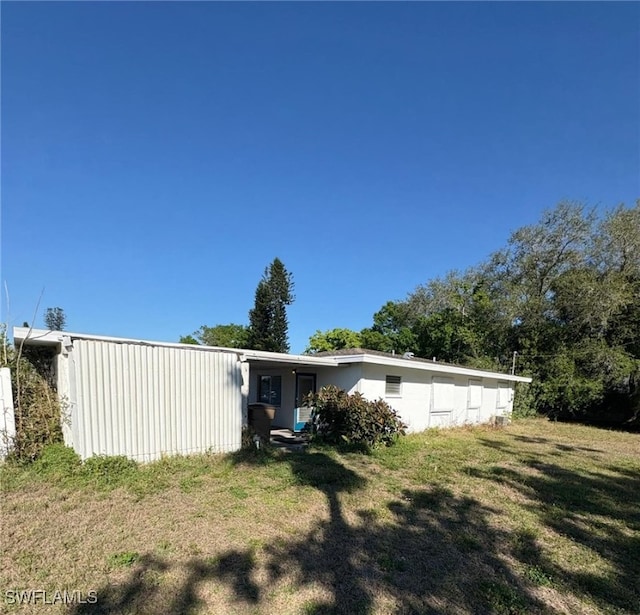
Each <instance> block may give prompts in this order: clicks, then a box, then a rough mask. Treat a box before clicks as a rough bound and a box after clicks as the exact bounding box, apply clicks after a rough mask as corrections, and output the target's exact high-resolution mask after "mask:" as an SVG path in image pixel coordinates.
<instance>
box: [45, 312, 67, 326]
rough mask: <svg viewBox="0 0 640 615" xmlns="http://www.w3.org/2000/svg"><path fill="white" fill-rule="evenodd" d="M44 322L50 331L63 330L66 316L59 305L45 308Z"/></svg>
mask: <svg viewBox="0 0 640 615" xmlns="http://www.w3.org/2000/svg"><path fill="white" fill-rule="evenodd" d="M44 324H45V325H46V326H47V329H49V330H50V331H63V330H64V328H65V325H66V324H67V317H66V316H65V314H64V310H63V309H62V308H60V307H54V308H47V311H46V312H45V313H44Z"/></svg>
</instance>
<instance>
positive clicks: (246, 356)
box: [13, 327, 531, 383]
mask: <svg viewBox="0 0 640 615" xmlns="http://www.w3.org/2000/svg"><path fill="white" fill-rule="evenodd" d="M13 339H14V341H15V342H17V343H22V342H23V341H24V343H25V344H27V345H34V346H35V345H42V346H47V345H48V346H60V345H62V344H63V342H64V341H65V339H66V340H70V341H73V340H76V339H78V340H92V341H96V342H112V343H116V344H138V345H141V346H157V347H162V348H182V349H184V350H197V351H201V352H228V353H234V354H237V355H238V358H239V360H240V361H247V362H249V363H259V364H260V365H261V366H262V367H264V368H270V367H272V368H276V367H281V366H283V365H287V366H289V365H297V366H308V367H314V366H316V367H320V366H321V367H339V366H346V365H350V364H354V363H367V364H372V365H385V366H388V367H398V368H408V369H417V370H422V371H428V372H434V373H440V374H458V375H462V376H471V377H474V376H475V377H476V378H480V377H484V378H493V379H496V380H507V381H509V382H525V383H529V382H531V378H528V377H525V376H515V375H511V374H503V373H500V372H492V371H487V370H482V369H475V368H473V367H463V366H460V365H452V364H451V363H442V362H438V361H431V360H429V359H423V358H419V357H408V356H406V355H405V356H403V355H393V354H389V353H384V352H379V351H375V350H367V349H364V348H348V349H343V350H339V351H336V352H323V353H320V354H317V355H296V354H287V353H282V352H268V351H266V350H248V349H245V348H225V347H222V346H201V345H197V344H180V343H177V342H154V341H149V340H141V339H136V338H127V337H111V336H106V335H94V334H89V333H72V332H69V331H48V330H46V329H29V328H28V327H14V328H13Z"/></svg>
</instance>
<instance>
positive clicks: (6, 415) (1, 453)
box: [0, 367, 16, 459]
mask: <svg viewBox="0 0 640 615" xmlns="http://www.w3.org/2000/svg"><path fill="white" fill-rule="evenodd" d="M15 435H16V422H15V415H14V412H13V395H12V393H11V372H10V371H9V368H8V367H2V368H0V459H4V458H5V457H6V456H7V453H8V452H9V450H10V449H11V445H12V443H13V439H14V437H15Z"/></svg>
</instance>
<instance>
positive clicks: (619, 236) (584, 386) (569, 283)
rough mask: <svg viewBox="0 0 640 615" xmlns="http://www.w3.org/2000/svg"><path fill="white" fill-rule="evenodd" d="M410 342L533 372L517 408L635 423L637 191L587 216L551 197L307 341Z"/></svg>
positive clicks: (639, 266) (639, 394)
mask: <svg viewBox="0 0 640 615" xmlns="http://www.w3.org/2000/svg"><path fill="white" fill-rule="evenodd" d="M346 347H362V348H366V349H371V350H381V351H387V352H396V353H404V352H413V353H414V354H415V356H418V357H425V358H433V357H436V358H437V359H438V360H442V361H447V362H451V363H456V364H463V365H469V366H472V367H478V368H484V369H493V370H498V371H509V370H511V369H512V368H513V367H514V366H515V367H516V369H517V373H519V374H523V375H529V376H531V377H533V383H532V385H530V386H528V387H526V389H525V390H523V391H520V394H519V395H518V396H517V399H516V402H517V403H518V406H519V407H518V411H519V412H520V413H523V414H526V413H528V412H530V413H544V414H547V415H549V416H553V417H558V418H570V417H574V418H580V419H587V420H592V421H600V422H606V423H627V424H635V425H636V426H638V425H640V201H638V202H637V203H636V204H635V206H633V207H630V208H627V207H625V206H624V205H621V206H618V207H616V208H613V209H610V210H607V211H606V212H605V213H604V215H601V216H597V215H596V212H595V211H594V210H593V209H587V208H586V207H584V206H583V205H581V204H579V203H572V202H562V203H560V204H559V205H557V206H556V207H555V209H553V210H548V211H545V212H544V213H543V215H542V218H541V219H540V221H539V222H538V223H537V224H534V225H530V226H524V227H522V228H520V229H518V230H516V231H515V232H514V233H512V234H511V236H510V237H509V240H508V241H507V244H506V246H505V247H503V248H502V249H500V250H498V251H497V252H495V253H494V254H492V255H490V256H489V257H488V258H487V259H486V260H485V261H483V262H481V263H479V264H477V265H475V266H473V267H470V268H469V269H467V270H466V271H451V272H449V273H447V274H446V275H444V276H443V277H438V278H435V279H432V280H429V281H427V282H426V283H425V284H422V285H420V286H418V287H417V288H416V289H415V290H413V291H412V292H410V293H409V294H408V296H407V297H406V298H405V299H403V300H401V301H388V302H387V303H385V304H384V305H383V306H382V307H381V309H380V310H379V311H378V312H376V313H375V314H374V316H373V324H372V326H371V327H368V328H365V329H363V330H362V331H359V332H357V331H352V330H349V329H343V328H337V329H332V330H330V331H325V332H321V331H317V332H316V333H315V334H314V335H312V336H311V338H310V340H309V346H308V348H307V352H309V353H317V352H321V351H327V350H329V351H330V350H335V349H339V348H346Z"/></svg>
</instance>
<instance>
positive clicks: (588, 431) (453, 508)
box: [0, 419, 640, 615]
mask: <svg viewBox="0 0 640 615" xmlns="http://www.w3.org/2000/svg"><path fill="white" fill-rule="evenodd" d="M2 472H3V480H2V486H3V494H2V554H1V562H0V569H1V571H2V577H1V578H2V584H1V587H0V590H1V592H2V594H1V595H0V611H5V612H9V613H13V612H15V613H26V612H33V613H73V614H81V613H119V614H120V613H136V614H137V613H140V614H145V613H149V614H154V615H156V614H157V615H160V614H165V613H166V614H177V613H219V614H223V615H224V614H227V613H266V614H269V613H273V614H286V613H307V614H312V613H315V614H320V613H348V614H358V613H363V614H364V613H434V614H435V613H451V614H454V613H456V614H464V613H480V614H483V613H487V614H488V613H504V614H517V613H570V614H571V615H576V614H580V613H640V435H638V434H629V433H622V432H614V431H606V430H602V429H595V428H590V427H583V426H577V425H568V424H560V423H552V422H547V421H545V420H539V419H536V420H526V421H518V422H515V423H514V424H512V425H510V426H509V427H507V428H505V429H491V428H489V427H477V428H462V429H453V430H441V431H428V432H426V433H423V434H419V435H412V436H408V437H407V438H405V439H403V440H402V441H401V442H400V443H399V444H398V445H396V446H395V447H392V448H389V449H383V450H379V451H376V452H375V453H374V454H373V455H370V456H366V455H361V454H356V453H337V452H335V451H332V450H330V449H326V448H312V449H310V450H308V451H306V452H302V453H283V452H280V451H277V452H272V453H269V454H255V453H252V454H247V453H241V454H237V455H231V456H206V455H203V456H197V457H192V458H171V459H164V460H162V461H160V462H157V463H154V464H149V465H146V466H142V467H136V466H134V465H132V464H129V463H125V462H122V460H115V461H108V462H105V461H104V460H97V461H96V460H93V462H92V463H88V464H85V466H83V467H80V466H78V465H77V464H75V463H73V460H72V459H69V458H68V456H67V457H65V456H64V455H61V454H60V451H58V454H57V455H51V456H50V457H49V458H48V459H44V460H43V461H42V462H40V463H37V464H35V465H34V466H32V467H30V468H16V467H12V466H5V467H4V468H3V469H2ZM16 589H19V590H23V589H43V590H46V591H47V592H49V593H47V594H46V597H47V599H48V600H49V601H55V595H54V594H53V593H52V592H54V591H55V590H60V591H62V590H65V589H66V590H67V591H69V592H72V591H73V590H76V591H78V592H81V594H77V596H80V595H82V596H83V597H84V598H85V599H86V598H87V596H88V592H89V591H92V590H93V591H95V592H96V594H97V603H95V604H91V603H84V604H82V603H76V604H75V605H73V606H64V605H62V604H54V605H49V606H43V605H42V604H41V602H42V600H41V599H40V600H39V603H38V604H31V605H21V606H19V605H17V604H11V602H12V601H13V600H11V599H8V598H7V596H8V594H6V593H5V592H6V590H16ZM10 595H12V594H10ZM52 598H53V599H52Z"/></svg>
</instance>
